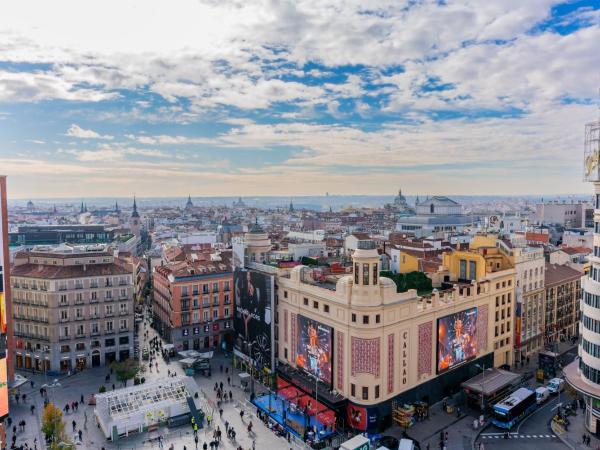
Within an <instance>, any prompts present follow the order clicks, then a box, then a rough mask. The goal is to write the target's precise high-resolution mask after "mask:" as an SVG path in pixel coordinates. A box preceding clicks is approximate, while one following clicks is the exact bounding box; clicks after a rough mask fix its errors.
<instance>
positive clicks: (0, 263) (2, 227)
mask: <svg viewBox="0 0 600 450" xmlns="http://www.w3.org/2000/svg"><path fill="white" fill-rule="evenodd" d="M4 181H5V179H4V178H0V417H4V416H6V415H8V373H7V367H6V356H7V355H6V347H7V345H6V323H7V312H6V302H7V301H8V299H7V298H6V295H5V292H6V290H7V287H8V284H7V283H8V276H7V273H6V272H7V270H8V267H5V266H4V263H5V262H6V261H5V256H7V255H8V229H7V227H6V222H7V211H6V209H5V208H6V202H5V200H6V193H5V192H4V191H3V190H4V189H5V187H6V185H5V184H4Z"/></svg>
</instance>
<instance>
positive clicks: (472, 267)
mask: <svg viewBox="0 0 600 450" xmlns="http://www.w3.org/2000/svg"><path fill="white" fill-rule="evenodd" d="M469 278H470V279H471V280H476V279H477V261H469Z"/></svg>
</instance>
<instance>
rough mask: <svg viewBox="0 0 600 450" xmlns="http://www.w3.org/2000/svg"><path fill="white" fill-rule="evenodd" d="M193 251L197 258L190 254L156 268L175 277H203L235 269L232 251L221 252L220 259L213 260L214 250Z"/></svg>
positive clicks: (165, 274) (166, 274)
mask: <svg viewBox="0 0 600 450" xmlns="http://www.w3.org/2000/svg"><path fill="white" fill-rule="evenodd" d="M193 253H194V254H195V255H196V256H195V258H192V257H191V254H190V255H187V256H188V258H186V259H184V260H183V261H169V262H167V263H166V264H165V265H163V266H161V267H159V268H157V269H156V270H157V271H159V272H160V273H161V274H162V275H164V276H168V275H173V276H175V277H193V276H199V277H201V276H204V275H212V274H219V273H228V272H232V271H233V268H232V266H231V251H225V252H221V253H220V254H219V256H220V261H213V260H212V259H211V254H212V253H213V252H210V253H208V252H204V253H203V252H198V253H195V252H193ZM159 269H160V270H159Z"/></svg>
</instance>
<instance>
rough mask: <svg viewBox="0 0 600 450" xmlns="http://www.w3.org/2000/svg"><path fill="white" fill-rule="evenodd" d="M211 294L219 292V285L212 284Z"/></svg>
mask: <svg viewBox="0 0 600 450" xmlns="http://www.w3.org/2000/svg"><path fill="white" fill-rule="evenodd" d="M212 291H213V292H219V283H213V285H212Z"/></svg>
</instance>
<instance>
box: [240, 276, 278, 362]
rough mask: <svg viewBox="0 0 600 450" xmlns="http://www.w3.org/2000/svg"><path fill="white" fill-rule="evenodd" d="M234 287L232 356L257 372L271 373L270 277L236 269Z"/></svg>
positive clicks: (272, 298)
mask: <svg viewBox="0 0 600 450" xmlns="http://www.w3.org/2000/svg"><path fill="white" fill-rule="evenodd" d="M233 283H234V286H235V316H234V320H233V327H234V330H235V336H236V338H235V352H236V354H237V355H238V356H242V355H243V356H242V357H246V358H250V359H252V360H253V363H254V364H255V366H256V367H257V368H259V369H264V368H266V369H269V370H273V364H274V357H275V354H274V347H273V344H272V342H273V329H272V325H273V324H272V320H273V314H274V313H273V311H274V284H275V280H274V277H273V275H268V274H265V273H261V272H257V271H254V270H247V269H236V270H235V272H234V274H233Z"/></svg>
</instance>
